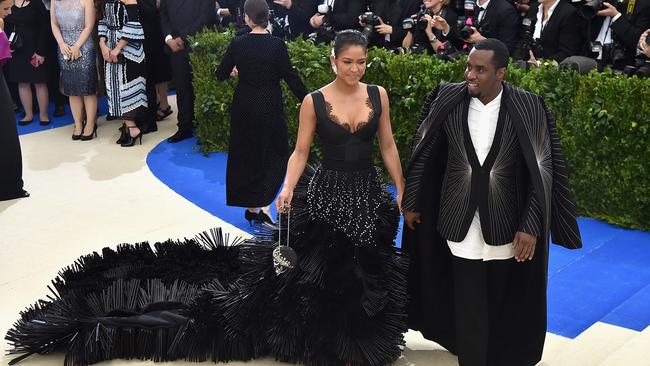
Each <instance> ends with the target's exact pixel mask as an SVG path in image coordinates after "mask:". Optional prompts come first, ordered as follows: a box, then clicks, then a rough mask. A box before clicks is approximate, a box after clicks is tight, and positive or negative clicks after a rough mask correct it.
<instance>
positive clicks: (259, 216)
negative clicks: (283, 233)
mask: <svg viewBox="0 0 650 366" xmlns="http://www.w3.org/2000/svg"><path fill="white" fill-rule="evenodd" d="M257 221H258V222H259V223H262V224H263V223H265V222H266V223H269V224H271V225H275V222H273V220H272V219H271V216H269V215H267V214H266V212H264V211H262V210H261V209H260V212H258V213H257Z"/></svg>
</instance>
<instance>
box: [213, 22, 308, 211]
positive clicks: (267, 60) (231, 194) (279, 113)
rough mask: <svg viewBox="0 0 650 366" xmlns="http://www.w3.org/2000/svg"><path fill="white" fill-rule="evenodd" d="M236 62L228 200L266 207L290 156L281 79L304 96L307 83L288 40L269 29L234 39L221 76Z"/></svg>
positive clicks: (281, 177)
mask: <svg viewBox="0 0 650 366" xmlns="http://www.w3.org/2000/svg"><path fill="white" fill-rule="evenodd" d="M234 66H237V70H238V71H239V77H238V81H239V82H238V84H237V88H236V89H235V94H234V95H233V98H232V105H231V110H230V117H231V121H230V141H229V145H228V146H229V151H228V166H227V170H226V200H227V204H228V205H230V206H240V207H264V206H267V205H269V204H270V203H271V202H273V199H274V198H275V196H276V194H277V193H278V190H279V189H280V185H281V184H282V180H283V179H284V174H285V172H286V168H287V160H288V157H289V147H288V144H289V142H288V132H287V122H286V120H285V117H284V112H283V103H282V100H283V96H282V88H281V87H280V80H281V79H284V80H285V81H286V82H287V84H288V85H289V88H290V89H291V91H292V92H293V93H294V94H295V96H296V97H297V98H298V100H300V101H302V99H303V98H304V97H305V95H306V94H307V89H306V88H305V86H304V85H303V83H302V81H301V80H300V77H299V76H298V73H297V72H296V70H295V69H294V68H293V65H292V64H291V61H290V59H289V53H288V52H287V47H286V45H285V44H284V41H283V40H281V39H279V38H277V37H273V36H271V35H270V34H254V33H247V34H243V35H241V36H238V37H236V38H235V39H233V41H232V42H231V43H230V45H229V46H228V49H227V50H226V53H225V55H224V58H223V60H222V62H221V65H219V69H218V70H217V78H218V79H219V80H225V79H227V78H228V76H229V75H230V72H231V70H232V69H233V67H234Z"/></svg>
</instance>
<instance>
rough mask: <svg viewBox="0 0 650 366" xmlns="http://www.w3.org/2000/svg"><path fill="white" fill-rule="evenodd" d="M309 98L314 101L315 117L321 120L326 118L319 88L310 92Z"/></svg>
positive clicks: (322, 97) (323, 101)
mask: <svg viewBox="0 0 650 366" xmlns="http://www.w3.org/2000/svg"><path fill="white" fill-rule="evenodd" d="M310 95H311V99H312V101H313V102H314V111H315V112H316V119H317V120H318V121H322V120H324V119H325V118H327V113H326V112H325V97H324V96H323V93H321V91H320V90H316V91H314V92H311V93H310Z"/></svg>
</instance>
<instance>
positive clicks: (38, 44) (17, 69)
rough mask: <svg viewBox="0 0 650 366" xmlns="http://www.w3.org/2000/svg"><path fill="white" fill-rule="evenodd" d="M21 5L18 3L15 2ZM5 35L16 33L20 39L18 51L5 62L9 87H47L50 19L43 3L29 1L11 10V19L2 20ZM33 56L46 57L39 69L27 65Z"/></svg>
mask: <svg viewBox="0 0 650 366" xmlns="http://www.w3.org/2000/svg"><path fill="white" fill-rule="evenodd" d="M16 3H17V4H19V5H21V3H22V2H21V1H17V2H16ZM5 27H6V29H5V32H6V33H7V35H10V34H11V33H16V34H17V35H18V37H19V39H20V41H19V44H20V47H18V48H17V49H16V50H15V51H14V52H13V53H12V55H11V60H10V61H8V62H7V65H6V67H7V68H8V70H7V71H8V75H9V77H8V79H9V81H10V82H12V83H47V81H48V80H49V77H50V74H49V67H50V65H51V64H52V62H53V60H50V58H49V57H47V56H49V55H50V52H49V51H48V49H49V48H50V45H48V42H49V41H50V40H51V35H50V34H51V33H50V32H51V30H50V17H49V13H48V11H47V9H45V5H43V2H42V1H38V0H32V1H29V2H28V4H27V5H25V6H23V7H22V8H21V7H18V6H16V5H14V6H13V7H12V8H11V15H9V16H7V18H6V19H5ZM34 53H36V54H38V55H40V56H43V57H45V62H44V63H43V64H42V65H40V66H39V67H36V68H35V67H33V66H32V64H31V63H30V61H31V59H32V56H33V55H34Z"/></svg>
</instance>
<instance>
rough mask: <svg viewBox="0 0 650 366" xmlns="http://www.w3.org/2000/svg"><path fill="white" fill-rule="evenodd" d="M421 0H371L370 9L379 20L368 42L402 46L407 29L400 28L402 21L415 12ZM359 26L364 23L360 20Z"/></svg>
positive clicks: (378, 45) (381, 45)
mask: <svg viewBox="0 0 650 366" xmlns="http://www.w3.org/2000/svg"><path fill="white" fill-rule="evenodd" d="M421 3H422V2H421V0H372V1H371V2H370V10H371V11H372V12H373V13H374V14H375V15H377V16H378V17H379V18H380V19H381V21H380V23H379V24H378V25H376V26H375V29H374V32H373V33H372V36H371V37H370V39H369V40H368V42H369V44H370V45H372V46H377V47H384V48H396V47H401V46H402V41H403V40H404V37H406V34H407V33H408V31H407V30H405V29H403V28H402V21H403V20H404V19H406V18H409V17H410V16H411V15H413V14H415V13H417V11H418V9H419V7H420V4H421ZM359 24H360V25H361V27H365V26H366V24H365V22H363V21H360V22H359Z"/></svg>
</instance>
